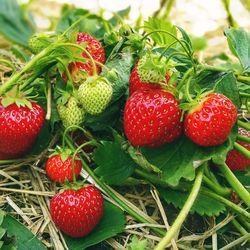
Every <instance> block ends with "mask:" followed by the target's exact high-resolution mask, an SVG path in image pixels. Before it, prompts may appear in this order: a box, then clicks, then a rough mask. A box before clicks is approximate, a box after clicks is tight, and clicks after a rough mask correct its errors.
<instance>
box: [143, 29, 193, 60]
mask: <svg viewBox="0 0 250 250" xmlns="http://www.w3.org/2000/svg"><path fill="white" fill-rule="evenodd" d="M159 32H162V33H165V34H168V35H169V36H171V37H173V38H174V39H175V40H176V41H177V42H178V43H179V44H180V45H181V47H182V48H183V49H184V51H185V52H186V54H187V55H188V56H189V57H190V59H191V60H192V61H193V58H192V53H191V51H189V49H187V48H188V47H189V46H187V48H186V46H184V44H183V42H184V43H185V45H187V42H186V41H185V40H183V41H181V40H180V39H179V38H177V37H176V36H175V35H173V34H172V33H171V32H168V31H166V30H160V29H159V30H154V31H151V32H149V33H147V34H146V35H145V36H144V37H143V38H142V41H143V40H144V39H146V38H147V37H148V36H150V35H152V34H154V33H159Z"/></svg>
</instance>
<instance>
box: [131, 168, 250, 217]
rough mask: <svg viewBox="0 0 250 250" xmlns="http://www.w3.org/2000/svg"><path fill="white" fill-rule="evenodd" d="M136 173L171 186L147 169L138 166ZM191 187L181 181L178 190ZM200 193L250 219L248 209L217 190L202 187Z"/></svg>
mask: <svg viewBox="0 0 250 250" xmlns="http://www.w3.org/2000/svg"><path fill="white" fill-rule="evenodd" d="M135 173H136V174H138V175H140V176H142V177H143V178H144V179H146V180H148V181H150V182H151V183H152V184H154V185H159V186H161V187H163V188H166V187H169V185H168V184H167V183H166V182H164V181H163V180H161V179H160V178H159V177H158V176H156V175H154V174H152V173H146V172H145V170H144V171H142V170H141V169H138V168H136V169H135ZM189 189H190V186H189V184H185V183H181V185H180V187H178V190H181V191H186V190H189ZM200 193H202V194H204V195H207V196H209V197H211V198H213V199H215V200H217V201H219V202H221V203H223V204H225V205H226V206H227V207H228V208H230V209H231V210H233V211H235V212H236V213H237V214H240V215H242V216H244V218H245V217H246V218H248V219H250V214H249V213H248V212H247V211H245V210H244V209H243V208H241V207H240V206H239V205H236V204H234V203H233V202H231V201H229V200H227V199H226V198H224V197H222V196H221V195H218V194H216V193H215V192H211V191H210V190H209V189H207V188H205V187H202V188H201V190H200Z"/></svg>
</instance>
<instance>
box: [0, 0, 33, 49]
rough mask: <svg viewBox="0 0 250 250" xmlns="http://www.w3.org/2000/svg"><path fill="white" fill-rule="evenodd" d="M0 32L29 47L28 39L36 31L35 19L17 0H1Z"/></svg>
mask: <svg viewBox="0 0 250 250" xmlns="http://www.w3.org/2000/svg"><path fill="white" fill-rule="evenodd" d="M0 6H1V8H0V26H1V29H0V33H1V34H2V35H3V36H4V37H6V38H7V39H8V40H10V41H12V42H14V43H16V44H18V45H21V46H23V47H24V48H28V39H29V37H30V36H31V35H32V34H33V33H34V32H35V26H34V22H33V19H32V18H31V16H30V15H29V13H27V12H26V11H25V10H24V9H22V8H21V7H20V6H19V5H18V4H17V1H16V0H0Z"/></svg>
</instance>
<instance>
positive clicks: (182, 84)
mask: <svg viewBox="0 0 250 250" xmlns="http://www.w3.org/2000/svg"><path fill="white" fill-rule="evenodd" d="M193 71H194V68H193V67H192V68H190V69H188V70H187V71H186V72H185V74H184V76H183V77H182V79H181V80H180V82H179V84H178V85H177V90H181V89H182V87H183V86H184V85H185V82H186V80H187V78H189V77H190V75H191V74H192V73H193Z"/></svg>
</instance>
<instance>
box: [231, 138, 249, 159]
mask: <svg viewBox="0 0 250 250" xmlns="http://www.w3.org/2000/svg"><path fill="white" fill-rule="evenodd" d="M234 148H235V149H236V150H237V151H238V152H240V153H241V154H243V155H244V156H246V157H247V158H248V159H250V151H249V150H248V149H247V148H245V147H243V146H241V145H240V144H239V143H237V142H235V143H234Z"/></svg>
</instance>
